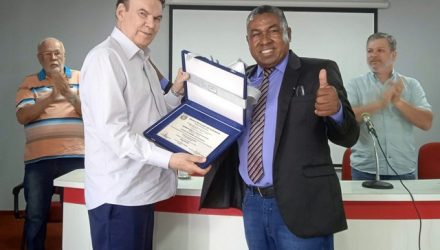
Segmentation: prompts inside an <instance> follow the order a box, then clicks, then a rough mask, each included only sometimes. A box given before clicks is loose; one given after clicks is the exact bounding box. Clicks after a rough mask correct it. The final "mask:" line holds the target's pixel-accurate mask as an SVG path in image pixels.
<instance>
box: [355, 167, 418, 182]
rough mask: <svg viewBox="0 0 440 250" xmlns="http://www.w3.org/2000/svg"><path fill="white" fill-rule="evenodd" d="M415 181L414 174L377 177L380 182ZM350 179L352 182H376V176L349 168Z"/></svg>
mask: <svg viewBox="0 0 440 250" xmlns="http://www.w3.org/2000/svg"><path fill="white" fill-rule="evenodd" d="M399 177H400V179H402V180H415V179H416V173H415V172H412V173H409V174H403V175H379V178H380V179H381V180H384V181H386V180H399ZM351 179H352V180H376V174H370V173H365V172H362V171H359V170H357V169H354V168H351Z"/></svg>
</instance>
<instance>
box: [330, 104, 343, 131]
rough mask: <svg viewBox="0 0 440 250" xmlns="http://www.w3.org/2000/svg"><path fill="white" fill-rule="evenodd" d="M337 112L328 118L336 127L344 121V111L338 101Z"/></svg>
mask: <svg viewBox="0 0 440 250" xmlns="http://www.w3.org/2000/svg"><path fill="white" fill-rule="evenodd" d="M339 104H340V105H339V110H338V112H337V113H336V114H334V115H331V116H330V118H332V119H333V120H334V121H335V122H336V123H337V124H338V125H341V124H342V121H343V120H344V109H343V108H342V103H341V101H340V100H339Z"/></svg>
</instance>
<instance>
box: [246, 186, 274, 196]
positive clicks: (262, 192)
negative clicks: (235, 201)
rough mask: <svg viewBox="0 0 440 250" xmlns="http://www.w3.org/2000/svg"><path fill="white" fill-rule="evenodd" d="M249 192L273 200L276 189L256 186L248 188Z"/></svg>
mask: <svg viewBox="0 0 440 250" xmlns="http://www.w3.org/2000/svg"><path fill="white" fill-rule="evenodd" d="M247 187H248V189H249V191H251V192H252V193H253V194H258V195H259V196H261V197H263V198H273V197H275V189H274V188H273V186H269V187H254V186H247Z"/></svg>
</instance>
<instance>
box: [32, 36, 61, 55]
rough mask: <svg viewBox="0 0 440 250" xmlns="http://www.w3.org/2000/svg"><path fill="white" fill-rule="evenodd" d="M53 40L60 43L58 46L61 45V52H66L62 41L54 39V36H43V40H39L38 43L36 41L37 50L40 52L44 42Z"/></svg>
mask: <svg viewBox="0 0 440 250" xmlns="http://www.w3.org/2000/svg"><path fill="white" fill-rule="evenodd" d="M51 40H52V41H55V42H58V43H59V44H60V47H61V50H62V51H61V52H63V53H65V52H66V50H65V49H64V44H63V42H61V41H60V40H58V39H56V38H54V37H46V38H44V39H43V40H41V41H40V42H39V43H38V45H37V51H38V53H40V52H41V49H42V48H43V46H44V44H45V43H46V42H48V41H51Z"/></svg>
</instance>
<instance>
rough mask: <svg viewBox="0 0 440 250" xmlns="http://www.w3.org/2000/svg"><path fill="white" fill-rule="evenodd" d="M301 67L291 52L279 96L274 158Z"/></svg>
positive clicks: (298, 60)
mask: <svg viewBox="0 0 440 250" xmlns="http://www.w3.org/2000/svg"><path fill="white" fill-rule="evenodd" d="M300 67H301V62H300V59H299V57H298V56H297V55H296V54H295V53H293V52H292V51H289V59H288V62H287V66H286V70H285V71H284V77H283V82H282V83H281V89H280V93H279V94H278V111H277V124H276V130H275V145H274V148H273V150H274V154H273V155H274V158H275V156H276V152H277V151H278V146H279V144H280V138H281V134H282V132H283V128H284V124H285V120H286V117H287V114H288V112H289V108H290V101H291V100H292V96H293V95H294V89H295V87H296V86H297V85H298V78H299V75H300ZM274 160H275V159H274Z"/></svg>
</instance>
